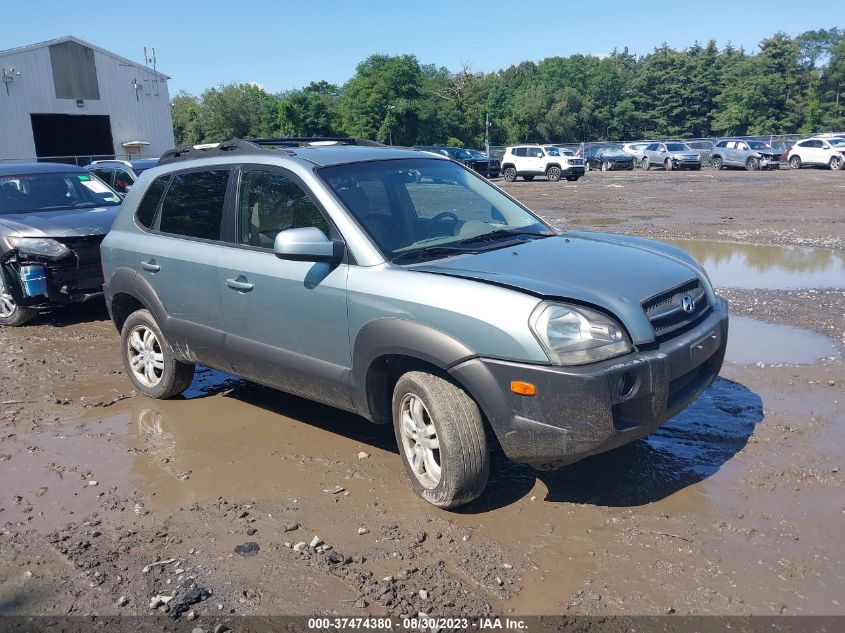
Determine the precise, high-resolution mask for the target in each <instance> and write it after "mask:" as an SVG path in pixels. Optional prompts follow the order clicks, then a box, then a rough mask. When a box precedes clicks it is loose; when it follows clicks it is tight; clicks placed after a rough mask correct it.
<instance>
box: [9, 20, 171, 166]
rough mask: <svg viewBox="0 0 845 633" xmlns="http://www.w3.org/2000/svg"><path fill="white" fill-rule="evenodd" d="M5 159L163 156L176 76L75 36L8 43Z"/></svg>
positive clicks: (80, 161)
mask: <svg viewBox="0 0 845 633" xmlns="http://www.w3.org/2000/svg"><path fill="white" fill-rule="evenodd" d="M0 69H2V84H3V85H2V86H0V161H15V162H18V161H33V160H35V159H40V160H44V159H48V158H62V160H63V162H77V163H78V164H85V163H86V162H87V161H89V160H90V159H94V158H111V157H118V158H126V157H129V156H132V157H157V156H160V155H161V154H162V153H163V152H164V151H166V150H168V149H170V148H172V147H173V145H174V142H173V123H172V120H171V117H170V97H169V95H168V92H167V80H168V79H169V77H167V76H166V75H164V74H162V73H160V72H157V71H155V70H153V69H152V68H149V67H147V66H145V65H143V64H139V63H137V62H133V61H131V60H129V59H126V58H124V57H121V56H119V55H115V54H114V53H110V52H109V51H106V50H103V49H102V48H99V47H97V46H94V45H93V44H89V43H88V42H85V41H83V40H80V39H78V38H76V37H73V36H66V37H60V38H58V39H55V40H50V41H49V42H41V43H39V44H30V45H29V46H22V47H19V48H12V49H9V50H5V51H0Z"/></svg>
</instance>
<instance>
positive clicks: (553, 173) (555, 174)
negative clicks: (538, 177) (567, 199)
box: [546, 165, 562, 182]
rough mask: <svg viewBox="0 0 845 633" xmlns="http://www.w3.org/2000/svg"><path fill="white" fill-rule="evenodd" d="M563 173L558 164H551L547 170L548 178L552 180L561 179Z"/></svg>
mask: <svg viewBox="0 0 845 633" xmlns="http://www.w3.org/2000/svg"><path fill="white" fill-rule="evenodd" d="M561 173H562V172H561V171H560V167H558V166H557V165H551V166H550V167H549V168H548V169H547V170H546V178H548V179H549V180H551V181H552V182H557V181H558V180H560V176H561Z"/></svg>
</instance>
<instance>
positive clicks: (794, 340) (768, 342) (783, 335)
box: [725, 316, 838, 365]
mask: <svg viewBox="0 0 845 633" xmlns="http://www.w3.org/2000/svg"><path fill="white" fill-rule="evenodd" d="M837 354H838V351H837V349H836V346H835V345H834V343H833V342H832V341H831V340H830V339H829V338H827V337H825V336H822V335H821V334H816V333H815V332H810V331H808V330H802V329H800V328H797V327H792V326H789V325H774V324H772V323H765V322H763V321H758V320H757V319H752V318H751V317H743V316H732V317H731V323H730V332H729V334H728V350H727V352H726V353H725V360H726V361H727V362H729V363H736V364H738V365H754V364H756V363H765V364H767V365H777V364H788V365H809V364H812V363H815V362H816V361H818V360H820V359H822V358H827V357H830V356H836V355H837Z"/></svg>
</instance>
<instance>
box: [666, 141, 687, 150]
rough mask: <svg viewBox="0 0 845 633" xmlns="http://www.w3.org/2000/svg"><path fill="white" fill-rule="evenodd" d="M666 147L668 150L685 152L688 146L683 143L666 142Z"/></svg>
mask: <svg viewBox="0 0 845 633" xmlns="http://www.w3.org/2000/svg"><path fill="white" fill-rule="evenodd" d="M666 149H667V150H669V151H670V152H687V151H689V147H687V146H686V145H684V144H683V143H666Z"/></svg>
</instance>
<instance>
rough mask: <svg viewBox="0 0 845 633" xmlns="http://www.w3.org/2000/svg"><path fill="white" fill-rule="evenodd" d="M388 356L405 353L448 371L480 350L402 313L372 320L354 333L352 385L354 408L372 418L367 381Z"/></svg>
mask: <svg viewBox="0 0 845 633" xmlns="http://www.w3.org/2000/svg"><path fill="white" fill-rule="evenodd" d="M385 356H406V357H409V358H412V359H416V360H419V361H422V362H424V363H428V364H430V365H433V366H435V367H437V368H439V369H441V370H443V371H444V372H448V370H449V369H450V368H451V367H454V366H455V365H458V364H460V363H462V362H464V361H466V360H469V359H471V358H475V357H477V354H476V353H475V352H473V351H472V350H471V349H470V348H469V347H467V345H466V344H464V343H463V342H461V341H459V340H458V339H456V338H454V337H453V336H451V335H450V334H447V333H446V332H443V331H442V330H438V329H436V328H433V327H431V326H428V325H424V324H422V323H419V322H417V321H411V320H407V319H403V318H399V317H382V318H379V319H375V320H373V321H370V322H369V323H367V324H366V325H364V327H362V328H361V330H360V331H359V332H358V335H357V336H356V337H355V342H354V344H353V348H352V374H351V378H350V389H351V392H352V402H353V404H354V406H355V410H356V411H357V412H358V413H360V414H361V415H362V416H364V417H365V418H367V419H369V420H373V421H375V420H374V413H375V412H373V411H372V410H371V404H370V402H369V400H368V394H367V382H368V378H369V373H370V370H371V368H372V367H373V363H374V362H375V361H377V360H378V359H379V358H383V357H385ZM470 395H472V394H470Z"/></svg>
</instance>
